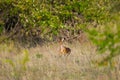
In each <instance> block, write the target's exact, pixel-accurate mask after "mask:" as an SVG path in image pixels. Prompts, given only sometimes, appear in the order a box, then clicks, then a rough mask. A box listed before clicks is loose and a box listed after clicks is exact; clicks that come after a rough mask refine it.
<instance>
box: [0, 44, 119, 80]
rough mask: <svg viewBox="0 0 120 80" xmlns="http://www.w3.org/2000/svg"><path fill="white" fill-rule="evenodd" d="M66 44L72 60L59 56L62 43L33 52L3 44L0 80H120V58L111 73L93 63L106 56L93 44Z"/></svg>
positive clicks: (34, 49) (42, 47)
mask: <svg viewBox="0 0 120 80" xmlns="http://www.w3.org/2000/svg"><path fill="white" fill-rule="evenodd" d="M65 44H66V46H69V47H70V48H71V51H72V52H71V54H70V55H69V56H59V51H58V47H59V44H58V43H49V44H45V45H44V46H36V47H32V48H29V49H26V48H23V47H17V46H18V45H17V44H14V43H12V42H11V43H10V44H0V80H110V79H111V80H120V78H119V76H120V71H119V70H120V59H119V58H117V60H116V63H115V69H114V70H112V71H111V70H110V68H109V66H103V67H99V66H97V65H96V64H93V63H92V62H93V61H95V60H99V59H101V58H102V57H103V55H102V56H101V55H98V54H96V49H95V47H94V46H92V44H90V43H89V42H86V43H83V44H80V43H79V42H74V43H72V44H68V43H65Z"/></svg>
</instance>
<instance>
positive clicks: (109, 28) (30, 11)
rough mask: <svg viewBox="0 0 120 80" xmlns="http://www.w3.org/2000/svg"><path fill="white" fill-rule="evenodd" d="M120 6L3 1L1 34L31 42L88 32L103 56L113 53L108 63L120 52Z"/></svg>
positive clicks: (112, 0)
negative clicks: (107, 52)
mask: <svg viewBox="0 0 120 80" xmlns="http://www.w3.org/2000/svg"><path fill="white" fill-rule="evenodd" d="M119 5H120V1H119V0H99V1H98V0H85V1H84V0H60V1H59V0H1V1H0V35H1V36H5V35H6V34H7V36H9V38H11V39H17V40H22V42H25V43H27V42H30V41H31V42H34V41H38V42H39V41H40V40H41V39H45V40H55V39H56V38H57V37H63V36H64V37H65V38H71V37H74V36H76V35H80V31H85V32H87V33H88V34H89V37H90V39H91V40H92V41H93V43H95V44H96V45H97V46H98V50H99V51H100V52H101V53H104V52H105V51H110V55H109V56H108V57H107V58H106V59H105V60H107V61H108V60H111V59H112V58H113V57H114V56H116V55H118V54H119V52H120V51H119V48H120V27H119V24H120V6H119ZM4 34H5V35H4ZM5 38H6V37H5ZM1 40H2V39H1Z"/></svg>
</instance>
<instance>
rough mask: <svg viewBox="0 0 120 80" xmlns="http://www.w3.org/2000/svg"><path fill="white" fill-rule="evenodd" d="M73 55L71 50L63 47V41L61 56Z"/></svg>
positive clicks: (61, 43) (61, 42)
mask: <svg viewBox="0 0 120 80" xmlns="http://www.w3.org/2000/svg"><path fill="white" fill-rule="evenodd" d="M70 53H71V49H70V48H68V47H66V46H64V45H63V40H61V41H60V54H61V55H69V54H70Z"/></svg>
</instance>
